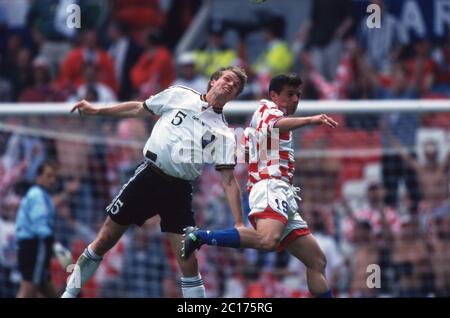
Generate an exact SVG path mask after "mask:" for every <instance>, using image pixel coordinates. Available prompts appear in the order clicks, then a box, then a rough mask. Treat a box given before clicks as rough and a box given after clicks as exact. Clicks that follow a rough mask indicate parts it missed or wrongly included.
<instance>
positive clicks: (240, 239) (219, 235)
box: [181, 219, 285, 259]
mask: <svg viewBox="0 0 450 318" xmlns="http://www.w3.org/2000/svg"><path fill="white" fill-rule="evenodd" d="M256 222H257V224H256V226H257V230H254V229H252V228H248V227H238V228H232V229H226V230H215V231H206V230H198V229H195V228H193V227H189V228H186V229H185V235H186V237H185V238H184V243H183V245H182V248H181V257H182V258H183V259H185V258H187V257H189V256H190V255H191V254H192V253H194V251H195V250H196V249H199V248H200V247H201V246H202V245H203V244H207V245H218V246H224V247H232V248H241V247H244V248H255V249H258V250H264V251H274V250H275V249H276V247H277V245H278V242H279V240H280V237H281V233H283V229H284V226H285V225H284V224H283V223H282V222H280V221H277V220H274V219H257V221H256Z"/></svg>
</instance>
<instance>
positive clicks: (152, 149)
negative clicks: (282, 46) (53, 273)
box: [62, 66, 247, 298]
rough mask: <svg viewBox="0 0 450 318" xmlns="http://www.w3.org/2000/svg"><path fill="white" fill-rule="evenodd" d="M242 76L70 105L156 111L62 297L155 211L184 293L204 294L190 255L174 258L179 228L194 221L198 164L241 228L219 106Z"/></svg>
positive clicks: (229, 138) (94, 111) (112, 112)
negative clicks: (207, 170) (139, 155)
mask: <svg viewBox="0 0 450 318" xmlns="http://www.w3.org/2000/svg"><path fill="white" fill-rule="evenodd" d="M246 80H247V76H246V74H245V72H244V71H243V70H242V69H241V68H238V67H234V66H231V67H227V68H222V69H220V70H218V71H217V72H215V73H214V74H213V75H212V76H211V79H210V81H209V83H208V88H207V94H206V95H201V94H199V93H197V92H195V91H193V90H192V89H189V88H186V87H182V86H172V87H170V88H168V89H166V90H164V91H163V92H161V93H159V94H157V95H154V96H151V97H150V98H149V99H147V100H146V101H145V102H144V103H142V102H125V103H120V104H117V105H114V106H110V107H104V108H95V107H94V106H92V105H91V104H89V103H88V102H87V101H84V100H83V101H81V102H79V103H78V104H76V105H75V106H74V107H73V109H72V112H73V111H75V110H77V111H78V112H79V113H80V114H84V115H107V116H116V117H142V116H147V115H150V114H156V115H159V116H161V117H160V118H159V120H158V121H157V122H156V124H155V127H154V128H153V130H152V133H151V136H150V137H149V139H148V141H147V143H146V144H145V147H144V149H143V153H144V157H145V161H144V162H143V163H142V164H141V165H140V166H139V167H138V168H137V169H136V171H135V173H134V175H133V176H132V177H131V178H130V180H129V181H128V182H127V183H126V184H125V185H124V186H123V187H122V189H121V190H120V192H119V193H118V195H117V196H116V197H115V198H114V199H113V200H112V202H111V204H110V205H109V206H108V207H107V208H106V210H107V213H108V216H107V218H106V221H105V223H104V224H103V226H102V228H101V229H100V231H99V233H98V235H97V238H96V239H95V240H94V242H92V243H91V244H90V245H89V246H88V247H87V248H86V250H85V251H84V252H83V254H82V255H81V256H80V258H79V259H78V261H77V264H76V265H77V266H75V269H74V272H73V273H72V275H71V276H70V278H69V280H68V284H67V287H66V290H65V292H64V294H63V296H62V297H63V298H73V297H77V295H78V294H79V292H80V289H81V287H82V285H83V284H84V283H85V282H86V281H87V280H88V279H89V278H90V277H91V276H92V275H93V274H94V272H95V270H96V269H97V267H98V266H99V264H100V262H101V260H102V257H103V255H104V254H105V253H106V252H107V251H108V250H110V249H111V248H112V247H113V246H114V245H115V244H116V242H117V241H118V240H119V238H120V237H121V236H122V234H123V233H124V232H125V231H126V230H127V228H128V227H129V226H130V225H131V224H136V225H139V226H140V225H142V224H143V223H144V222H145V221H146V220H147V219H148V218H150V217H152V216H154V215H157V214H158V215H159V216H160V218H161V231H162V232H166V233H167V235H168V237H169V239H170V242H171V244H172V248H173V249H174V251H176V253H175V254H176V256H177V261H178V264H179V266H180V269H181V272H182V277H181V287H182V292H183V296H184V297H186V298H188V297H205V287H204V285H203V281H202V278H201V276H200V273H199V271H198V265H197V259H196V257H195V254H192V255H191V257H189V258H181V255H180V253H179V251H180V249H181V247H182V234H183V229H184V228H186V227H189V226H195V221H194V214H193V212H192V208H191V201H192V185H191V181H192V180H194V179H195V178H197V177H198V176H199V175H200V174H201V168H202V164H203V163H205V162H208V163H214V164H215V166H216V169H217V170H218V171H219V172H220V174H221V177H222V185H223V187H224V191H225V194H226V197H227V200H228V203H229V205H230V209H231V211H232V213H233V216H234V221H235V225H236V226H242V215H241V193H240V189H239V185H238V184H237V182H236V179H235V177H234V173H233V170H234V166H235V164H236V155H235V153H236V152H235V150H236V143H235V137H234V133H233V132H232V131H231V129H229V128H228V127H227V124H226V122H225V120H224V117H223V114H222V109H223V107H224V105H225V104H226V103H227V102H229V101H231V100H232V99H234V98H235V97H236V96H237V95H239V93H240V92H242V90H243V88H244V86H245V83H246Z"/></svg>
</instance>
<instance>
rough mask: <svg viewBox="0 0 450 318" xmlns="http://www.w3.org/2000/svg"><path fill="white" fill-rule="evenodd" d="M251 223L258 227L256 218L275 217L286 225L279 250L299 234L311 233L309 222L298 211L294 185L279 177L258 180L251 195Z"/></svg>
mask: <svg viewBox="0 0 450 318" xmlns="http://www.w3.org/2000/svg"><path fill="white" fill-rule="evenodd" d="M249 205H250V213H249V215H248V218H249V220H250V223H251V224H252V225H253V227H254V228H256V219H274V220H278V221H280V222H282V223H283V224H284V225H285V226H286V227H285V229H284V231H283V233H282V235H281V239H280V244H279V245H278V248H277V250H278V251H281V250H283V249H284V248H285V247H286V246H287V245H288V244H289V243H290V242H292V241H293V240H295V239H296V238H297V237H299V236H303V235H307V234H310V233H311V232H310V231H309V228H308V224H307V223H306V222H305V221H304V220H303V219H302V217H301V216H300V213H299V212H298V205H297V202H296V199H295V194H294V191H293V189H292V186H291V185H290V184H289V183H287V182H285V181H282V180H278V179H264V180H261V181H259V182H257V183H256V184H255V185H254V186H253V187H252V189H251V191H250V195H249Z"/></svg>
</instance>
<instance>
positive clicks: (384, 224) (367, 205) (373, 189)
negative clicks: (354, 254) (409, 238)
mask: <svg viewBox="0 0 450 318" xmlns="http://www.w3.org/2000/svg"><path fill="white" fill-rule="evenodd" d="M384 197H385V190H384V188H383V186H382V185H381V184H379V183H378V182H373V183H370V184H369V185H368V187H367V195H366V200H365V202H364V204H363V207H361V208H360V209H357V210H355V211H350V208H349V207H348V205H347V204H345V205H346V206H347V207H346V209H347V212H348V215H347V216H348V218H347V220H346V224H345V229H344V233H345V237H346V238H347V240H349V241H352V240H353V235H354V229H355V225H356V224H357V223H358V222H362V221H365V222H368V223H369V224H370V226H371V228H372V232H373V233H374V234H375V235H376V236H378V237H380V236H386V237H390V238H391V240H392V239H393V234H395V233H398V232H399V231H400V226H401V223H400V216H399V215H398V214H397V211H396V210H394V209H393V208H392V207H389V206H386V205H385V203H384Z"/></svg>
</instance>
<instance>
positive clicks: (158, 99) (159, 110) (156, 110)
mask: <svg viewBox="0 0 450 318" xmlns="http://www.w3.org/2000/svg"><path fill="white" fill-rule="evenodd" d="M173 94H174V89H173V88H168V89H166V90H164V91H162V92H160V93H158V94H156V95H153V96H150V97H149V98H148V99H147V100H145V101H144V107H145V108H146V109H147V110H148V111H149V112H151V113H152V114H155V115H158V116H161V115H162V114H163V113H164V112H165V111H167V110H168V108H167V107H166V106H167V104H168V103H169V102H170V100H171V99H172V96H173Z"/></svg>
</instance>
